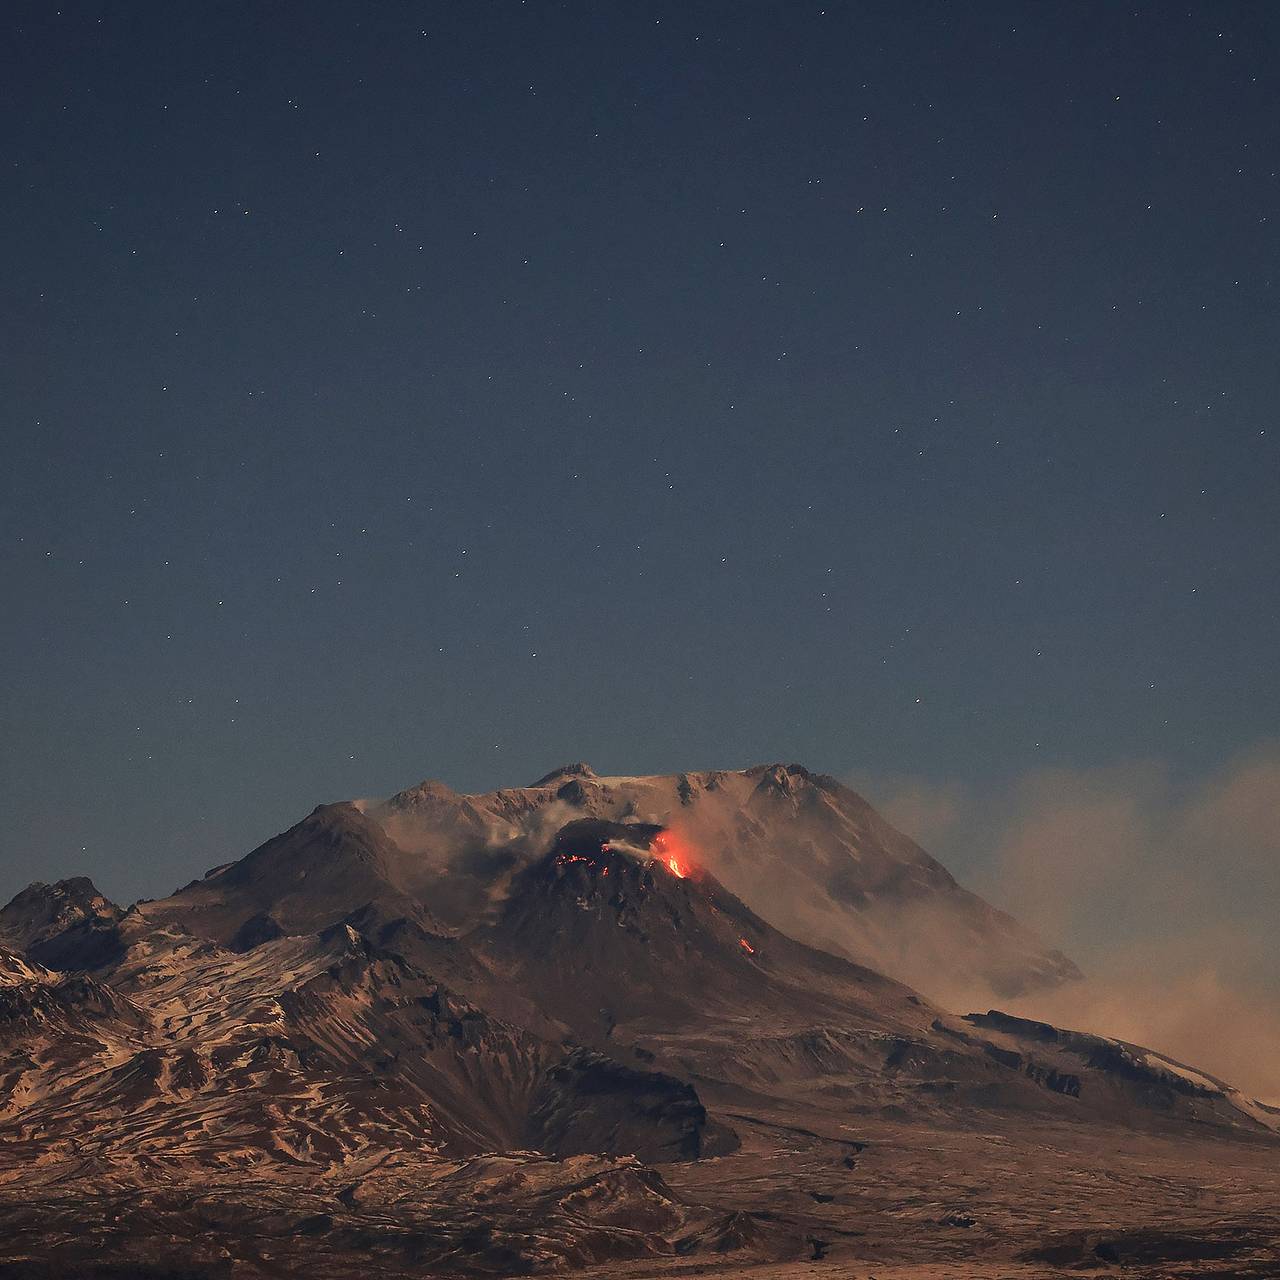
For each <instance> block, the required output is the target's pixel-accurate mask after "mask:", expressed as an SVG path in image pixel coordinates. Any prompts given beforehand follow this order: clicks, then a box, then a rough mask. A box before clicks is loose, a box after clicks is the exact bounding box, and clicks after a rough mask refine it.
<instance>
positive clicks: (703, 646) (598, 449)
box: [0, 0, 1280, 898]
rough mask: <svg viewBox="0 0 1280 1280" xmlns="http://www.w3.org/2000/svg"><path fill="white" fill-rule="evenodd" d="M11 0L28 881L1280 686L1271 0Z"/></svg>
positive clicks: (14, 494) (13, 482) (1067, 731)
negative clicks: (507, 796) (308, 825)
mask: <svg viewBox="0 0 1280 1280" xmlns="http://www.w3.org/2000/svg"><path fill="white" fill-rule="evenodd" d="M0 21H2V23H3V27H4V33H3V34H4V39H3V52H0V64H2V65H0V95H2V99H0V108H2V110H0V115H2V118H3V129H4V136H3V152H2V154H3V163H4V167H3V172H4V175H5V198H4V200H3V201H2V202H0V243H2V244H3V245H4V249H3V254H4V280H5V287H4V291H3V318H2V324H3V328H2V330H0V346H2V349H3V351H4V377H3V383H2V386H0V422H2V424H3V431H4V436H5V448H4V455H3V456H4V459H5V464H6V465H5V467H4V475H3V489H2V490H0V492H2V493H3V514H2V516H0V520H2V523H0V557H2V560H0V572H2V574H3V590H4V611H3V612H4V617H3V623H2V624H0V667H2V668H3V671H4V673H5V674H4V689H3V698H4V703H3V707H2V708H0V710H2V713H3V725H4V728H3V735H4V742H3V757H2V758H0V805H2V807H3V824H2V826H0V830H2V832H3V835H2V837H0V838H2V839H3V848H2V849H0V895H2V896H7V893H8V892H10V891H12V890H14V889H16V888H18V887H19V886H20V885H21V884H24V883H25V882H26V881H28V880H30V879H33V878H37V877H38V878H42V879H53V878H56V877H58V876H61V875H65V874H71V873H73V872H79V871H84V872H88V873H90V874H92V875H94V876H95V877H96V878H97V879H98V880H99V881H100V883H101V884H102V886H103V887H104V888H105V889H107V890H108V891H109V892H112V893H113V894H115V895H118V896H120V897H124V898H128V897H130V896H133V895H136V894H139V893H147V894H149V895H150V894H159V893H161V892H164V891H167V890H168V889H169V888H170V887H172V886H173V885H174V884H176V883H178V882H180V881H182V880H184V879H187V878H189V877H190V876H192V875H195V874H198V873H199V872H201V871H202V870H203V869H204V868H205V867H207V866H208V865H210V864H212V863H214V862H217V861H221V860H223V859H225V858H228V857H233V856H238V855H240V854H241V853H243V852H245V851H246V850H247V849H248V848H249V847H251V846H252V845H253V844H255V843H256V842H258V841H259V840H261V839H262V838H264V837H265V836H267V835H269V834H270V833H272V832H273V831H275V830H278V829H280V828H282V827H284V826H286V825H288V824H289V823H291V822H293V821H294V820H296V818H297V817H299V816H300V815H301V814H302V813H304V812H305V811H307V810H308V809H310V808H311V807H312V806H313V805H314V804H315V803H317V802H319V801H323V800H330V799H335V798H339V797H345V796H351V795H358V794H374V793H385V792H389V791H391V790H394V789H396V788H398V787H400V786H402V785H406V784H409V783H412V782H414V781H416V780H418V779H419V778H421V777H423V776H426V775H433V776H439V777H442V778H444V779H445V780H446V781H448V782H450V783H453V784H454V785H456V786H459V787H463V788H466V789H477V788H487V787H490V786H493V785H496V784H500V783H518V782H526V781H529V780H531V779H532V778H533V777H536V776H537V775H539V774H540V773H543V772H545V771H546V770H547V769H549V768H550V767H552V766H553V765H555V764H557V763H560V762H562V761H564V760H567V759H577V758H587V759H589V760H591V761H592V763H594V764H595V765H596V767H597V768H599V769H600V770H602V771H606V770H607V771H611V772H649V771H670V770H676V769H681V768H704V767H738V766H742V765H745V764H749V763H753V762H757V761H761V760H768V759H777V758H784V759H798V760H802V761H804V762H805V763H808V764H810V765H811V766H812V767H815V768H819V769H822V770H825V771H828V772H832V773H837V774H849V773H852V772H855V771H857V772H860V773H868V772H870V773H894V774H900V773H910V774H915V775H923V776H926V777H935V778H945V779H958V780H959V781H960V782H962V783H964V784H966V785H977V786H990V785H991V784H992V782H993V780H998V779H1000V778H1004V777H1011V776H1014V775H1017V774H1019V773H1022V772H1024V771H1026V770H1028V769H1033V768H1040V767H1044V766H1062V767H1068V768H1089V767H1094V766H1099V765H1104V764H1109V763H1112V762H1115V761H1117V760H1124V759H1129V758H1158V759H1160V760H1163V761H1166V762H1169V764H1170V765H1171V767H1172V768H1173V769H1174V770H1175V771H1179V770H1181V771H1197V770H1206V769H1211V768H1214V767H1216V766H1217V765H1218V764H1219V762H1221V761H1222V760H1224V759H1225V758H1227V757H1230V756H1232V755H1233V754H1235V753H1237V752H1239V751H1241V750H1243V749H1246V748H1248V747H1250V746H1251V745H1252V744H1254V743H1255V742H1257V741H1258V740H1259V739H1261V738H1264V737H1266V736H1267V735H1269V734H1273V733H1274V732H1275V731H1276V729H1277V726H1278V725H1280V687H1278V681H1277V674H1276V672H1277V662H1276V654H1277V651H1278V649H1280V590H1278V587H1277V581H1276V570H1277V555H1278V552H1280V515H1278V510H1280V508H1278V505H1277V500H1276V493H1277V480H1278V475H1277V471H1278V468H1277V445H1278V444H1280V441H1278V440H1277V432H1278V431H1280V427H1278V426H1277V424H1276V405H1277V403H1278V402H1280V361H1278V360H1277V357H1276V353H1277V351H1278V350H1280V311H1278V309H1277V302H1278V295H1277V287H1276V284H1277V271H1278V270H1280V260H1278V253H1280V250H1278V246H1277V234H1276V233H1277V229H1280V177H1278V174H1277V170H1278V168H1280V154H1278V153H1280V141H1278V139H1280V98H1278V96H1277V87H1278V86H1277V68H1278V67H1280V38H1278V37H1280V12H1277V10H1276V9H1275V8H1274V7H1273V6H1271V5H1267V4H1263V3H1258V4H1245V5H1235V4H1216V5H1209V4H1192V5H1191V6H1190V7H1189V8H1188V7H1187V6H1176V7H1175V6H1171V5H1167V4H1143V5H1137V6H1133V5H1128V6H1119V5H1114V4H1073V5H1045V4H1039V3H1028V4H981V5H957V4H910V3H897V2H895V3H884V4H842V3H831V2H830V0H826V2H825V3H822V4H809V3H794V2H790V0H788V2H786V3H776V4H773V3H770V4H765V3H745V4H744V3H740V2H739V3H723V4H716V3H700V2H698V0H693V2H690V0H681V3H679V4H670V5H665V4H655V5H650V4H634V5H608V4H606V5H598V4H595V5H593V4H585V3H583V4H576V3H575V4H552V3H542V2H534V0H530V2H529V3H515V2H508V0H495V2H494V3H476V4H453V5H432V4H409V3H397V4H392V5H380V6H366V5H356V4H346V5H331V4H317V3H306V4H301V3H295V4H289V3H278V4H270V5H266V4H257V3H211V4H207V5H171V4H145V3H138V4H130V5H118V4H106V3H69V4H63V5H62V6H61V8H60V9H59V8H55V7H54V6H53V5H51V4H49V3H44V2H41V3H22V2H20V3H15V4H11V5H8V6H6V8H5V12H4V14H3V18H2V19H0Z"/></svg>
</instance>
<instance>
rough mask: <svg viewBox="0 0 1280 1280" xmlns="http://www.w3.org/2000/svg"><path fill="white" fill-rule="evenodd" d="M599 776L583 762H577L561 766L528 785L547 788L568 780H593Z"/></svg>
mask: <svg viewBox="0 0 1280 1280" xmlns="http://www.w3.org/2000/svg"><path fill="white" fill-rule="evenodd" d="M599 776H600V775H599V774H598V773H597V772H596V771H595V770H594V769H593V768H592V767H591V766H590V765H589V764H588V763H587V762H586V761H585V760H579V761H577V763H575V764H562V765H561V766H560V767H559V768H558V769H552V770H551V772H550V773H548V774H544V775H543V776H542V777H541V778H539V779H538V780H537V782H534V783H531V784H530V785H531V786H534V787H549V786H550V785H551V784H552V783H553V782H562V781H568V780H569V779H570V778H588V779H594V778H598V777H599Z"/></svg>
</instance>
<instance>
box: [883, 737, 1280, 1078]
mask: <svg viewBox="0 0 1280 1280" xmlns="http://www.w3.org/2000/svg"><path fill="white" fill-rule="evenodd" d="M859 782H860V785H861V787H862V788H863V789H864V793H865V794H867V795H868V798H869V799H871V800H872V801H873V803H875V804H877V806H879V807H881V808H882V809H883V811H884V812H885V813H886V815H887V816H888V817H889V818H890V820H891V821H893V822H894V823H895V824H896V825H899V826H901V827H902V828H903V829H904V830H905V831H907V833H908V834H910V835H913V836H916V837H917V838H918V839H919V840H920V843H922V844H924V845H925V846H926V847H927V848H929V849H930V851H931V852H932V853H934V854H935V855H936V856H937V857H938V858H940V859H941V860H942V862H944V863H945V864H946V865H947V866H948V867H949V868H951V869H952V870H953V871H955V872H956V874H957V875H958V877H959V878H960V879H961V880H962V881H963V882H965V883H967V884H969V885H970V886H971V887H973V888H974V889H976V890H977V891H978V892H980V893H982V894H983V895H984V896H985V897H987V898H988V899H989V900H991V901H992V902H994V903H995V904H996V905H997V906H1000V907H1003V908H1005V909H1006V910H1009V911H1011V912H1012V913H1013V914H1014V915H1015V916H1017V917H1018V918H1019V919H1020V920H1022V921H1023V922H1024V923H1025V924H1027V925H1029V926H1031V927H1032V928H1035V929H1036V930H1038V931H1039V932H1040V933H1041V934H1042V935H1043V936H1044V937H1045V938H1046V939H1047V940H1048V941H1050V942H1052V943H1054V944H1055V945H1058V946H1061V947H1062V949H1063V950H1064V951H1065V952H1066V953H1067V954H1068V955H1070V956H1071V957H1072V958H1073V959H1074V960H1076V961H1077V962H1078V963H1079V964H1080V966H1081V968H1082V969H1084V970H1085V972H1086V974H1087V975H1088V976H1087V978H1086V981H1085V982H1084V983H1081V984H1077V985H1074V986H1070V987H1067V988H1065V989H1063V990H1062V991H1060V992H1057V993H1054V994H1052V995H1049V996H1038V997H1030V998H1026V999H1023V1000H1021V1001H1017V1002H1010V1001H1003V1002H1000V1003H1001V1004H1002V1007H1006V1008H1008V1007H1011V1003H1012V1007H1014V1008H1015V1011H1017V1012H1023V1013H1033V1014H1037V1015H1039V1016H1042V1017H1045V1018H1047V1019H1048V1020H1050V1021H1054V1022H1058V1023H1060V1024H1067V1025H1072V1026H1075V1027H1078V1028H1081V1029H1086V1030H1092V1031H1098V1032H1101V1033H1105V1034H1109V1035H1115V1036H1119V1037H1121V1038H1123V1039H1129V1040H1134V1041H1137V1042H1139V1043H1143V1044H1146V1045H1148V1046H1149V1047H1151V1048H1155V1049H1159V1050H1162V1051H1164V1052H1166V1053H1169V1054H1170V1055H1172V1056H1173V1057H1175V1058H1181V1059H1183V1060H1186V1061H1189V1062H1191V1063H1193V1064H1195V1065H1198V1066H1200V1067H1203V1068H1204V1069H1206V1070H1208V1071H1211V1072H1214V1073H1216V1074H1218V1075H1221V1076H1223V1077H1224V1078H1226V1079H1227V1080H1229V1081H1231V1082H1232V1083H1234V1084H1236V1085H1238V1086H1240V1087H1241V1088H1243V1089H1246V1090H1248V1091H1251V1092H1254V1093H1256V1094H1258V1095H1259V1096H1261V1097H1264V1098H1266V1099H1268V1100H1276V1099H1280V930H1277V928H1276V922H1275V905H1274V904H1275V903H1276V902H1278V901H1280V746H1278V745H1277V744H1266V745H1264V746H1260V747H1259V748H1258V749H1256V750H1254V751H1252V752H1250V753H1248V754H1247V755H1245V756H1243V757H1241V758H1238V759H1236V760H1233V761H1231V762H1229V763H1228V764H1227V765H1225V766H1224V767H1222V768H1221V769H1219V770H1216V771H1213V772H1212V773H1210V774H1207V775H1202V776H1200V777H1195V778H1178V777H1175V776H1173V775H1172V773H1171V772H1170V770H1169V769H1168V768H1167V767H1165V766H1164V765H1162V764H1160V763H1159V762H1138V763H1129V764H1122V765H1116V766H1113V767H1109V768H1100V769H1092V770H1063V769H1057V770H1043V771H1037V772H1036V773H1033V774H1029V775H1027V776H1025V777H1023V778H1020V779H1017V780H1015V781H1014V782H1012V783H1010V784H1009V785H1007V786H1004V787H993V788H990V789H988V790H987V791H985V792H982V793H979V792H976V791H972V790H969V791H966V790H965V789H964V788H962V787H959V786H958V785H957V784H955V783H951V782H944V783H941V784H937V783H933V782H930V781H929V780H925V779H904V778H888V779H884V780H879V781H877V780H875V779H870V780H867V779H862V780H859ZM948 994H949V996H950V999H951V1002H952V1003H954V1002H955V1000H956V999H957V997H958V996H961V995H963V994H969V996H970V999H971V1000H972V1001H977V1002H981V1001H982V1000H983V998H984V997H985V996H987V995H989V993H984V992H982V991H980V990H974V991H972V992H970V993H956V992H950V993H948Z"/></svg>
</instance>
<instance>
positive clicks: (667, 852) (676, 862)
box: [652, 830, 693, 880]
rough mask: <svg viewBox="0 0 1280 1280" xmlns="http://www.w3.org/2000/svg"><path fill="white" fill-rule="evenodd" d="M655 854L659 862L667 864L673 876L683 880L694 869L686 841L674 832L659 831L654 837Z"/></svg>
mask: <svg viewBox="0 0 1280 1280" xmlns="http://www.w3.org/2000/svg"><path fill="white" fill-rule="evenodd" d="M652 848H653V852H654V855H655V856H656V857H657V859H658V861H659V862H661V863H663V864H665V866H666V868H667V870H668V871H670V872H671V874H672V875H673V876H677V877H678V878H679V879H681V880H683V879H684V878H685V877H686V876H687V875H688V874H689V872H690V871H691V870H692V869H693V859H692V858H691V857H690V856H689V846H688V844H687V843H686V841H685V840H684V839H683V838H682V837H681V836H678V835H677V834H676V833H675V832H674V831H670V830H667V831H659V832H658V834H657V835H656V836H654V837H653V845H652Z"/></svg>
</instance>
